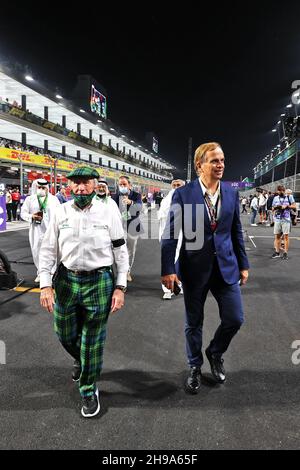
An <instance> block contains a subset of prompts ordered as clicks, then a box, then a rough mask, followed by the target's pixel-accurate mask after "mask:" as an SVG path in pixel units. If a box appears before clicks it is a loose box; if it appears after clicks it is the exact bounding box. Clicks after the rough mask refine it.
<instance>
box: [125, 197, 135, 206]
mask: <svg viewBox="0 0 300 470" xmlns="http://www.w3.org/2000/svg"><path fill="white" fill-rule="evenodd" d="M123 202H124V204H126V205H127V206H128V205H131V204H132V203H133V201H132V200H131V199H129V198H128V197H127V196H124V198H123Z"/></svg>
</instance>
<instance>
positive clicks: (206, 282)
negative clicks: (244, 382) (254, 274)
mask: <svg viewBox="0 0 300 470" xmlns="http://www.w3.org/2000/svg"><path fill="white" fill-rule="evenodd" d="M194 165H195V170H196V173H197V175H198V178H197V179H195V180H194V181H192V182H191V183H189V184H188V185H186V186H183V187H181V188H178V189H177V190H176V191H175V193H174V196H173V199H172V207H171V211H170V213H169V221H168V224H167V226H166V229H165V232H164V235H163V240H162V283H163V284H164V285H165V286H166V287H167V288H168V289H170V290H172V291H174V290H175V289H176V283H178V281H179V279H180V280H181V282H182V284H183V291H184V302H185V311H186V324H185V336H186V350H187V357H188V363H189V366H190V373H189V376H188V377H187V380H186V382H185V390H186V392H188V393H192V394H196V393H198V391H199V389H200V386H201V367H202V364H203V355H202V327H203V317H204V304H205V300H206V297H207V294H208V292H209V291H211V293H212V294H213V296H214V297H215V299H216V301H217V303H218V307H219V315H220V319H221V323H220V326H219V327H218V329H217V331H216V332H215V335H214V337H213V339H212V340H211V342H210V344H209V346H208V347H207V349H206V351H205V353H206V356H207V358H208V361H209V363H210V367H211V371H212V374H213V377H214V378H215V380H216V381H217V382H218V383H223V382H224V381H225V379H226V375H225V368H224V360H223V358H222V356H223V354H224V353H225V351H226V350H227V348H228V346H229V344H230V342H231V340H232V338H233V337H234V335H235V334H236V333H237V331H238V330H239V329H240V327H241V325H242V323H243V320H244V314H243V306H242V299H241V291H240V285H244V284H245V283H246V282H247V279H248V270H249V263H248V259H247V255H246V252H245V246H244V241H243V234H242V225H241V221H240V214H239V194H238V192H237V191H235V190H233V189H232V188H231V187H230V186H229V185H226V184H225V183H222V182H221V179H222V177H223V173H224V167H225V158H224V153H223V150H222V148H221V146H220V145H219V144H218V143H216V142H212V143H208V144H203V145H201V146H200V147H198V149H197V150H196V152H195V158H194ZM201 214H202V217H201ZM199 219H201V220H199ZM178 226H179V227H180V229H181V230H182V234H183V242H182V246H181V250H180V255H179V260H178V263H176V265H175V253H176V246H177V238H178V233H176V231H177V232H178ZM188 226H189V228H188ZM188 232H190V233H188Z"/></svg>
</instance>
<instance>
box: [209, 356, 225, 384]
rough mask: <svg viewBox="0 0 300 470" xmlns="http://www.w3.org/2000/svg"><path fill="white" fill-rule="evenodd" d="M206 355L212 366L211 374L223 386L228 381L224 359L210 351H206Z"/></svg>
mask: <svg viewBox="0 0 300 470" xmlns="http://www.w3.org/2000/svg"><path fill="white" fill-rule="evenodd" d="M205 354H206V357H207V359H208V362H209V364H210V368H211V373H212V375H213V377H214V379H215V380H216V381H217V382H218V383H220V384H223V383H224V382H225V380H226V372H225V369H224V366H223V363H224V359H222V358H221V357H219V356H216V355H215V354H212V353H211V352H210V350H209V349H206V351H205Z"/></svg>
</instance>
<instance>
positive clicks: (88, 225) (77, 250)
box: [39, 197, 129, 288]
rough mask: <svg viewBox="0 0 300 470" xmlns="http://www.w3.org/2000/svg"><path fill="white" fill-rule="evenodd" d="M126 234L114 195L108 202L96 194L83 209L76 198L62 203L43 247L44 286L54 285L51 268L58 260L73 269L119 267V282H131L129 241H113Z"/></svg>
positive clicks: (41, 252)
mask: <svg viewBox="0 0 300 470" xmlns="http://www.w3.org/2000/svg"><path fill="white" fill-rule="evenodd" d="M122 238H124V230H123V227H122V221H121V216H120V212H119V209H118V206H117V204H116V203H115V201H113V200H112V199H111V198H108V199H107V202H106V203H105V204H104V203H103V202H101V201H99V200H98V199H97V198H96V197H94V198H93V200H92V202H91V205H90V206H89V207H87V208H85V209H83V210H82V209H79V208H78V207H77V206H76V204H75V203H74V201H73V200H71V201H68V202H66V203H65V204H61V205H59V207H58V208H57V210H56V213H55V215H54V217H53V219H52V220H51V222H50V225H49V227H48V229H47V232H46V234H45V236H44V239H43V243H42V246H41V251H40V265H39V267H40V287H41V288H43V287H48V286H51V268H52V266H53V265H54V264H55V262H56V261H57V265H59V263H63V265H64V266H65V267H66V268H67V269H70V270H72V271H92V270H94V269H97V268H100V267H104V266H112V264H113V262H114V261H115V263H116V267H117V282H116V283H117V285H122V286H125V287H126V285H127V272H128V269H129V262H128V252H127V247H126V244H124V245H122V246H120V247H118V248H114V247H113V245H112V241H115V240H120V239H122Z"/></svg>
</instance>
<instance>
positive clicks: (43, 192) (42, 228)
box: [21, 178, 60, 283]
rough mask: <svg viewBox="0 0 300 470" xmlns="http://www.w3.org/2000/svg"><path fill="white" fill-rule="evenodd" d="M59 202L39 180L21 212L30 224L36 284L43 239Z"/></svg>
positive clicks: (43, 182) (36, 181) (45, 182)
mask: <svg viewBox="0 0 300 470" xmlns="http://www.w3.org/2000/svg"><path fill="white" fill-rule="evenodd" d="M59 205H60V204H59V201H58V199H57V198H56V197H55V196H52V194H50V193H49V186H48V182H47V181H46V180H45V179H43V178H39V179H37V180H35V181H34V182H33V183H32V188H31V196H28V197H27V198H26V199H25V201H24V204H23V206H22V210H21V218H22V219H23V220H26V221H27V222H29V223H30V228H29V243H30V248H31V253H32V258H33V262H34V264H35V266H36V269H37V277H36V279H35V281H34V282H37V283H38V282H40V278H39V253H40V248H41V244H42V241H43V237H44V235H45V233H46V230H47V228H48V225H49V222H50V219H51V218H52V216H53V214H54V213H55V210H56V208H57V207H59Z"/></svg>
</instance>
